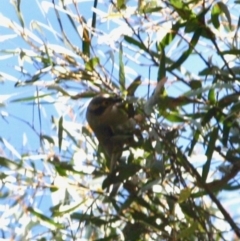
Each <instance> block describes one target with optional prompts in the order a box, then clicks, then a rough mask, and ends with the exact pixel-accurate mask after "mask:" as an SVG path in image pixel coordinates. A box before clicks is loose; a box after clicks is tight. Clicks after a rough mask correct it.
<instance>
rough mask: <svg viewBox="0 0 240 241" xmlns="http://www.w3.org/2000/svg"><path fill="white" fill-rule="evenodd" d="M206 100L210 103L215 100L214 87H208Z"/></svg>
mask: <svg viewBox="0 0 240 241" xmlns="http://www.w3.org/2000/svg"><path fill="white" fill-rule="evenodd" d="M208 100H209V102H210V103H211V104H214V103H215V102H216V97H215V91H214V89H210V90H209V92H208Z"/></svg>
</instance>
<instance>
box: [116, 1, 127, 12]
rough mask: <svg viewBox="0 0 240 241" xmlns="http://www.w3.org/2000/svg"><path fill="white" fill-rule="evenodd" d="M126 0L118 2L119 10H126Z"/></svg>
mask: <svg viewBox="0 0 240 241" xmlns="http://www.w3.org/2000/svg"><path fill="white" fill-rule="evenodd" d="M125 1H126V0H117V8H118V9H123V10H124V9H126V3H125Z"/></svg>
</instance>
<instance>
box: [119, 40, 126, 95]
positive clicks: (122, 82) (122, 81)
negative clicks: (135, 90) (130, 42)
mask: <svg viewBox="0 0 240 241" xmlns="http://www.w3.org/2000/svg"><path fill="white" fill-rule="evenodd" d="M119 83H120V85H121V87H122V90H125V71H124V63H123V49H122V44H120V49H119Z"/></svg>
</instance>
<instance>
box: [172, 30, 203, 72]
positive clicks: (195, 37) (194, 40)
mask: <svg viewBox="0 0 240 241" xmlns="http://www.w3.org/2000/svg"><path fill="white" fill-rule="evenodd" d="M200 36H201V30H199V29H198V30H197V31H196V32H195V33H194V35H193V37H192V39H191V41H190V43H189V47H188V49H187V50H186V51H184V52H183V54H182V55H181V56H180V57H179V59H178V60H177V61H175V63H173V64H172V65H171V66H170V67H169V68H168V71H173V70H174V69H176V68H178V67H180V66H181V65H182V64H183V62H184V61H185V60H186V59H187V58H188V57H189V56H190V54H191V53H192V50H193V49H194V47H195V46H196V44H197V42H198V40H199V38H200Z"/></svg>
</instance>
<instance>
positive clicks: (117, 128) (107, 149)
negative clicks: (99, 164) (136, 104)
mask: <svg viewBox="0 0 240 241" xmlns="http://www.w3.org/2000/svg"><path fill="white" fill-rule="evenodd" d="M86 118H87V121H88V123H89V125H90V127H91V128H92V130H93V131H94V133H95V135H96V137H97V139H98V141H99V145H100V146H101V147H102V149H103V151H104V153H105V155H106V158H108V160H109V161H110V163H111V164H110V171H112V169H113V168H114V166H115V163H116V161H118V160H117V159H118V158H120V157H121V153H122V150H123V146H124V144H125V142H126V135H124V132H123V130H122V129H123V128H124V125H126V123H127V122H128V121H129V120H130V117H129V114H128V113H127V111H126V108H125V105H124V103H123V101H122V99H121V98H120V97H117V96H113V97H112V96H109V95H99V96H96V97H94V98H93V99H92V100H91V101H90V103H89V105H88V108H87V113H86Z"/></svg>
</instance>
